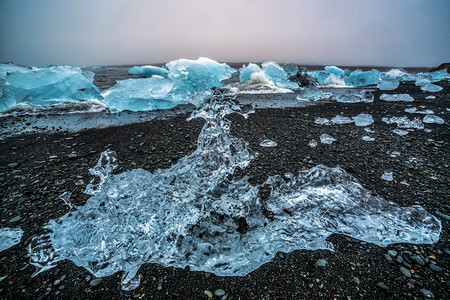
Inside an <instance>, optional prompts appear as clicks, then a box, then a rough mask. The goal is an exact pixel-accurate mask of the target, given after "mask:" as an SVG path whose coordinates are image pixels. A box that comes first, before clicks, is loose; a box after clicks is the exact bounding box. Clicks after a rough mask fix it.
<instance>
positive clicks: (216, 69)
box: [195, 57, 237, 81]
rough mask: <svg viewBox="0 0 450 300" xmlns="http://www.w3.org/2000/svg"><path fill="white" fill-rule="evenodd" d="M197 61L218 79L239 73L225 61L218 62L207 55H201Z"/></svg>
mask: <svg viewBox="0 0 450 300" xmlns="http://www.w3.org/2000/svg"><path fill="white" fill-rule="evenodd" d="M195 62H196V63H198V64H200V65H202V66H203V67H205V68H206V69H207V70H208V71H209V72H210V73H211V74H213V75H214V76H215V77H216V78H217V80H219V81H222V80H225V79H228V78H230V77H232V76H233V75H235V74H237V71H236V70H235V69H233V68H232V67H230V66H229V65H227V64H225V63H218V62H217V61H215V60H212V59H210V58H207V57H199V58H198V59H197V60H195Z"/></svg>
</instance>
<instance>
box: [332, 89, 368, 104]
mask: <svg viewBox="0 0 450 300" xmlns="http://www.w3.org/2000/svg"><path fill="white" fill-rule="evenodd" d="M373 98H374V96H373V94H372V93H371V92H369V91H366V90H359V89H358V90H350V89H349V90H346V91H345V92H343V93H341V94H339V95H337V97H336V101H337V102H343V103H358V102H373Z"/></svg>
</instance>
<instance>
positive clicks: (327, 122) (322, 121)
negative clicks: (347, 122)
mask: <svg viewBox="0 0 450 300" xmlns="http://www.w3.org/2000/svg"><path fill="white" fill-rule="evenodd" d="M314 123H316V124H318V125H331V122H330V120H328V119H327V118H321V117H318V118H316V119H315V120H314Z"/></svg>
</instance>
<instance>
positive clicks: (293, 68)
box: [283, 63, 298, 77]
mask: <svg viewBox="0 0 450 300" xmlns="http://www.w3.org/2000/svg"><path fill="white" fill-rule="evenodd" d="M283 70H284V71H285V72H286V74H287V75H288V77H291V76H295V75H297V73H298V66H297V65H296V64H294V63H290V64H286V65H284V66H283Z"/></svg>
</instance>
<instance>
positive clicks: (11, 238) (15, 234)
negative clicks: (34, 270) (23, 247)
mask: <svg viewBox="0 0 450 300" xmlns="http://www.w3.org/2000/svg"><path fill="white" fill-rule="evenodd" d="M22 234H23V231H22V229H20V228H8V227H6V228H0V251H3V250H6V249H8V248H11V247H12V246H14V245H17V244H18V243H20V239H21V238H22Z"/></svg>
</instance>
